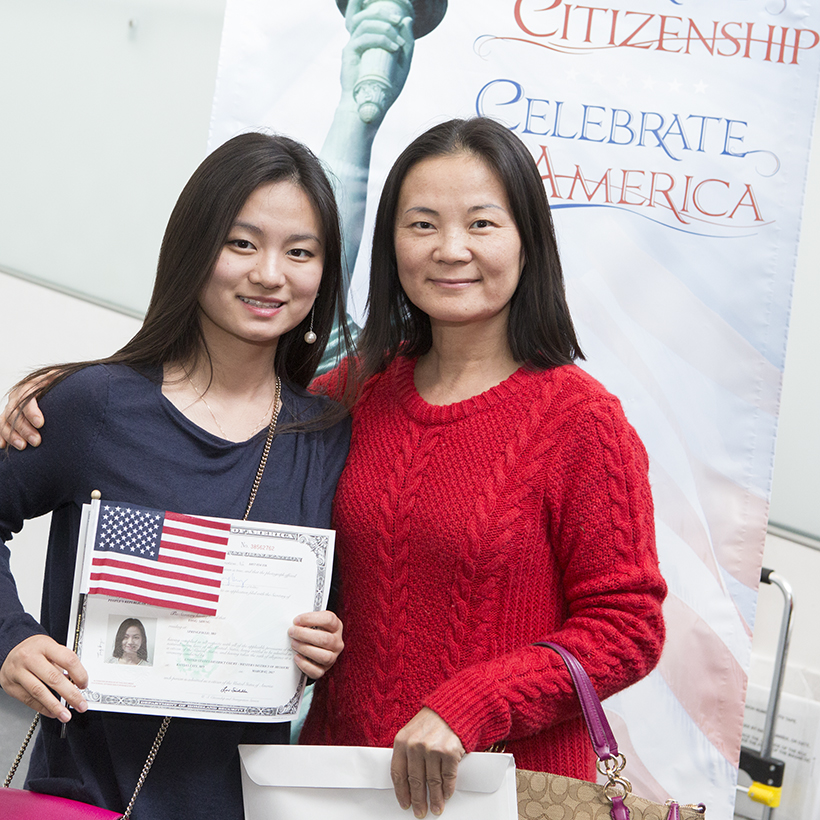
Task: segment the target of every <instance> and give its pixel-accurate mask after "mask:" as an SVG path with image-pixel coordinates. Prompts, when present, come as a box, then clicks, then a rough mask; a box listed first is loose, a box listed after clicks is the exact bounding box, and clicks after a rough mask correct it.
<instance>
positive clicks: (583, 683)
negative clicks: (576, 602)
mask: <svg viewBox="0 0 820 820" xmlns="http://www.w3.org/2000/svg"><path fill="white" fill-rule="evenodd" d="M533 646H546V647H547V648H549V649H552V650H554V651H555V652H557V653H558V654H559V655H560V656H561V659H562V660H563V661H564V664H565V665H566V667H567V669H568V670H569V674H570V676H571V677H572V683H573V684H574V686H575V691H576V693H577V694H578V700H580V701H581V711H582V712H583V714H584V720H585V721H586V724H587V731H588V732H589V739H590V740H591V741H592V748H593V749H594V750H595V754H596V755H597V756H598V759H599V760H609V759H610V758H613V757H617V755H618V743H617V742H616V740H615V735H613V734H612V727H611V726H610V725H609V721H608V720H607V719H606V715H605V714H604V707H603V706H601V701H600V699H599V698H598V694H597V692H596V691H595V687H593V685H592V681H591V680H590V679H589V675H587V673H586V670H585V669H584V667H583V666H581V663H580V661H579V660H578V659H577V658H576V657H575V655H573V654H572V653H571V652H569V651H568V650H566V649H564V647H563V646H559V645H558V644H557V643H551V642H549V641H538V642H537V643H534V644H533Z"/></svg>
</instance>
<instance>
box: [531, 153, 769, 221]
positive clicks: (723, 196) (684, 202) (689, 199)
mask: <svg viewBox="0 0 820 820" xmlns="http://www.w3.org/2000/svg"><path fill="white" fill-rule="evenodd" d="M539 151H540V154H537V155H536V157H535V159H536V164H537V165H538V168H539V170H540V172H541V178H542V179H543V180H544V184H545V187H546V189H547V195H548V196H549V197H550V200H551V202H552V206H553V207H561V205H556V201H562V202H564V203H572V204H574V205H587V206H593V205H600V206H610V207H616V208H621V209H627V210H640V211H641V212H642V213H644V215H647V216H650V215H652V218H653V219H655V220H657V221H660V222H663V223H665V224H667V225H669V224H671V225H673V226H674V225H678V226H684V225H687V226H688V225H692V224H693V223H703V224H708V225H720V226H722V227H734V228H742V229H748V228H750V227H760V226H761V225H762V224H764V223H765V222H766V220H765V219H764V217H763V214H762V212H761V208H760V204H759V203H758V200H757V197H756V196H755V193H754V189H753V188H752V186H751V185H750V184H749V183H741V182H737V181H729V180H724V179H716V178H714V177H709V178H702V179H698V178H697V177H695V176H694V175H690V174H686V175H684V176H683V178H682V179H681V178H680V177H676V176H674V175H672V174H669V173H667V172H665V171H650V170H644V169H639V168H620V169H615V168H606V169H605V170H603V171H600V170H598V171H596V172H594V173H587V172H585V171H584V170H583V169H582V168H581V166H580V165H579V164H577V163H576V164H568V165H567V167H559V166H557V165H556V163H555V162H554V161H553V159H552V157H551V155H550V152H549V148H547V146H546V145H541V146H539ZM570 169H571V170H570Z"/></svg>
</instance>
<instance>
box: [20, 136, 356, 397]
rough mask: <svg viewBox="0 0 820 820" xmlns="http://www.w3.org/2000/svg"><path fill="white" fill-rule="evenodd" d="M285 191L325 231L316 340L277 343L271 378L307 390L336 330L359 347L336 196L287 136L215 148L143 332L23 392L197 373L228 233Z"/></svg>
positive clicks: (48, 371)
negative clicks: (97, 374)
mask: <svg viewBox="0 0 820 820" xmlns="http://www.w3.org/2000/svg"><path fill="white" fill-rule="evenodd" d="M280 181H288V182H292V183H293V184H294V185H297V186H299V188H301V189H302V191H304V193H305V195H306V196H307V197H308V199H309V200H310V202H311V204H312V205H313V207H314V209H315V211H316V214H317V217H318V219H319V222H320V224H321V228H322V242H323V251H324V269H323V271H322V280H321V285H320V287H319V293H318V295H317V296H316V301H315V314H314V317H313V321H314V330H315V332H316V335H317V340H316V342H315V343H314V344H312V345H309V344H307V343H306V342H305V340H304V337H305V333H306V331H307V330H308V329H309V327H310V321H311V314H310V313H308V315H307V316H305V318H304V319H303V320H302V322H301V323H300V324H299V325H298V326H297V327H295V328H293V329H292V330H289V331H288V332H287V333H285V334H283V335H282V336H281V337H280V338H279V343H278V345H277V349H276V356H275V359H274V368H275V370H276V373H277V375H279V376H280V377H281V378H282V380H283V381H284V382H286V383H288V384H290V385H291V386H293V387H297V388H306V387H307V386H308V384H309V383H310V381H311V379H312V378H313V376H314V374H315V372H316V368H317V367H318V365H319V362H320V360H321V358H322V354H323V353H324V350H325V346H326V345H327V342H328V338H329V337H330V333H331V330H332V328H333V326H334V324H337V325H338V327H340V328H342V337H343V339H342V350H343V353H347V352H348V351H349V350H350V348H351V347H352V344H351V342H350V334H349V331H348V330H347V316H346V314H345V310H344V294H343V277H342V241H341V232H340V228H339V215H338V210H337V207H336V199H335V197H334V194H333V188H332V186H331V184H330V182H329V180H328V178H327V176H326V174H325V172H324V170H323V169H322V166H321V164H320V162H319V160H318V159H317V157H316V156H315V155H314V154H313V153H312V152H311V151H310V149H309V148H307V147H306V146H305V145H303V144H302V143H300V142H296V141H295V140H292V139H289V138H288V137H283V136H280V135H272V134H262V133H249V134H241V135H239V136H237V137H234V138H233V139H230V140H228V141H227V142H226V143H224V144H223V145H221V146H220V147H219V148H217V149H216V150H215V151H214V152H213V153H211V154H210V155H209V156H208V157H206V158H205V160H204V161H203V162H202V164H201V165H200V166H199V167H198V168H197V169H196V171H194V174H193V176H192V177H191V178H190V179H189V180H188V183H187V184H186V185H185V187H184V188H183V190H182V193H181V194H180V196H179V199H178V200H177V203H176V205H175V207H174V209H173V211H172V212H171V216H170V218H169V220H168V226H167V228H166V230H165V235H164V237H163V240H162V246H161V248H160V253H159V261H158V263H157V274H156V279H155V280H154V290H153V293H152V295H151V302H150V304H149V306H148V311H147V313H146V315H145V320H144V321H143V324H142V327H141V328H140V329H139V330H138V331H137V333H136V334H135V335H134V337H133V338H132V339H131V340H130V341H129V342H128V343H127V344H126V345H125V346H124V347H122V348H121V349H120V350H118V351H117V352H116V353H114V354H113V355H111V356H107V357H105V358H103V359H95V360H92V361H85V362H74V363H70V364H64V365H58V366H55V367H47V368H42V369H41V370H39V371H36V372H35V373H32V374H31V375H29V376H27V377H26V378H25V379H24V380H23V381H22V382H20V384H21V385H23V386H24V387H26V386H30V384H31V381H32V380H33V379H36V378H37V377H38V376H41V375H45V376H46V377H47V379H48V382H47V383H46V384H43V385H42V386H39V387H37V388H36V389H29V390H28V391H26V392H25V393H24V395H23V398H22V399H21V401H20V402H19V403H18V407H17V410H18V411H19V408H20V406H22V404H24V403H25V402H26V401H27V400H28V399H29V398H30V397H34V398H39V397H40V396H41V395H43V394H44V393H45V392H47V391H48V390H50V389H51V388H52V387H53V386H54V385H55V384H58V383H59V382H60V381H62V380H63V379H64V378H66V377H67V376H69V375H71V374H72V373H75V372H76V371H78V370H81V369H82V368H84V367H89V366H90V365H94V364H125V365H130V366H131V367H134V368H135V369H138V370H140V369H145V368H151V367H156V366H158V365H160V366H161V365H164V364H166V363H186V364H188V365H190V364H191V363H194V362H196V361H197V360H198V359H199V357H201V356H205V357H206V358H207V360H208V363H209V364H210V355H209V353H208V349H207V345H206V344H205V339H204V337H203V335H202V328H201V324H200V310H199V298H200V296H201V294H202V291H203V289H204V288H205V285H206V284H207V282H208V280H209V279H210V277H211V275H212V273H213V270H214V267H215V266H216V262H217V259H218V257H219V254H220V252H221V251H222V248H223V246H224V244H225V241H226V240H227V237H228V233H229V231H230V230H231V227H232V226H233V223H234V221H235V220H236V217H237V215H238V214H239V212H240V210H241V209H242V207H243V206H244V204H245V202H246V201H247V199H248V197H249V196H250V195H251V194H252V193H253V192H254V191H255V190H256V189H257V188H258V187H259V186H260V185H265V184H268V183H272V182H280Z"/></svg>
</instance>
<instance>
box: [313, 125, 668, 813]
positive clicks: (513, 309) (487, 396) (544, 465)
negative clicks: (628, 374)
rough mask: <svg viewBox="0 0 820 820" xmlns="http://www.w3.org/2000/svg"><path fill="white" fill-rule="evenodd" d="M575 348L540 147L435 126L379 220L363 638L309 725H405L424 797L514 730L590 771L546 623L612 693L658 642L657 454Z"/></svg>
mask: <svg viewBox="0 0 820 820" xmlns="http://www.w3.org/2000/svg"><path fill="white" fill-rule="evenodd" d="M579 355H580V351H579V347H578V343H577V341H576V337H575V333H574V330H573V326H572V322H571V319H570V315H569V310H568V308H567V304H566V301H565V298H564V286H563V279H562V272H561V265H560V261H559V258H558V252H557V248H556V242H555V236H554V232H553V227H552V220H551V217H550V212H549V207H548V204H547V199H546V196H545V193H544V186H543V183H542V180H541V178H540V175H539V173H538V170H537V168H536V166H535V163H534V162H533V160H532V158H531V156H530V155H529V153H528V152H527V150H526V148H525V147H524V145H523V144H522V143H521V142H520V140H518V138H517V137H515V136H514V135H513V134H511V133H510V132H509V131H508V130H507V129H506V128H504V127H502V126H501V125H499V124H497V123H495V122H493V121H491V120H486V119H474V120H467V121H460V120H455V121H452V122H447V123H444V124H443V125H439V126H436V127H434V128H432V129H431V130H429V131H428V132H426V133H425V134H423V135H422V136H420V137H419V138H418V139H416V140H415V141H414V142H413V143H412V144H411V145H410V146H409V147H408V148H407V149H406V150H405V151H404V152H403V153H402V154H401V156H400V157H399V158H398V160H397V161H396V163H395V165H394V166H393V168H392V170H391V172H390V174H389V175H388V178H387V181H386V183H385V187H384V191H383V193H382V197H381V202H380V205H379V209H378V215H377V218H376V227H375V235H374V239H373V254H372V271H371V283H370V301H369V316H368V320H367V324H366V326H365V329H364V332H363V336H362V338H361V339H360V358H361V367H362V370H363V378H364V386H363V388H362V392H361V396H360V398H359V401H358V403H357V404H356V406H355V408H354V412H353V437H352V441H351V449H350V454H349V456H348V460H347V464H346V466H345V469H344V471H343V473H342V476H341V479H340V481H339V486H338V489H337V492H336V500H335V506H334V522H335V526H336V528H337V530H338V541H337V543H338V551H337V555H338V560H339V562H340V570H341V581H342V590H343V594H342V603H343V605H342V610H341V612H340V616H341V617H342V619H343V621H344V623H345V643H346V649H345V652H344V653H343V654H342V656H341V657H340V660H339V662H338V663H337V664H336V666H335V667H334V669H333V670H331V672H330V673H329V674H328V675H326V676H325V678H323V679H322V680H321V681H319V682H318V683H317V685H316V691H315V694H314V699H313V704H312V707H311V710H310V713H309V715H308V718H307V721H306V724H305V727H304V729H303V732H302V738H301V740H302V742H306V743H329V744H345V745H380V746H388V745H393V746H394V755H393V778H394V783H395V787H396V793H397V796H398V799H399V802H400V803H401V805H402V806H404V807H409V806H410V805H411V804H412V806H413V809H414V812H415V814H416V816H418V817H422V816H424V814H425V813H426V811H427V807H428V794H427V791H428V789H429V805H430V807H431V808H432V811H433V813H434V814H438V813H440V812H441V810H442V809H443V807H444V800H445V799H446V798H447V797H448V796H449V795H450V794H452V791H453V785H454V780H455V774H456V768H457V764H458V761H459V759H460V758H461V757H462V756H463V755H464V753H465V752H469V751H473V750H482V749H487V748H488V747H490V746H492V745H493V744H495V743H496V742H498V741H506V742H507V743H506V748H507V751H509V752H512V753H513V754H514V756H515V759H516V763H517V765H518V766H519V767H522V768H528V769H536V770H540V771H549V772H555V773H559V774H565V775H570V776H573V777H581V778H587V779H589V780H594V778H595V766H594V755H593V753H592V750H591V748H590V745H589V741H588V739H587V737H586V733H585V729H584V724H583V721H582V719H581V717H580V709H579V706H578V702H577V699H576V697H575V695H574V692H573V688H572V686H571V684H570V681H569V678H568V674H567V672H566V669H565V668H564V666H563V664H562V661H561V660H560V658H559V657H558V656H557V655H555V653H553V652H551V651H549V650H547V649H543V648H538V647H533V646H532V644H533V642H535V641H543V640H550V641H554V642H557V643H559V644H562V645H563V646H565V647H566V648H567V649H569V650H570V651H572V652H573V653H574V654H575V655H576V656H577V657H578V658H579V659H580V660H581V661H582V663H583V664H584V666H585V667H586V670H587V672H588V673H589V675H590V677H591V678H592V680H593V682H594V684H595V687H596V689H597V691H598V694H599V695H600V696H601V697H602V698H604V697H607V696H609V695H612V694H614V693H615V692H617V691H618V690H620V689H623V688H624V687H625V686H628V685H629V684H631V683H633V682H634V681H636V680H638V679H639V678H641V677H643V676H644V675H646V674H647V673H648V672H649V671H650V670H651V669H652V667H653V666H654V665H655V664H656V662H657V660H658V658H659V655H660V651H661V647H662V644H663V637H664V626H663V618H662V614H661V604H662V601H663V599H664V596H665V592H666V587H665V584H664V581H663V579H662V578H661V576H660V573H659V571H658V561H657V556H656V552H655V545H654V527H653V509H652V498H651V494H650V489H649V484H648V481H647V457H646V453H645V451H644V448H643V446H642V445H641V442H640V441H639V439H638V437H637V435H636V434H635V431H634V430H633V429H632V427H630V425H629V423H628V422H627V421H626V419H625V417H624V414H623V411H622V409H621V406H620V404H619V402H618V400H617V399H616V398H615V397H614V396H612V395H610V394H609V393H608V392H607V391H606V390H605V389H604V388H603V387H602V386H601V385H600V384H599V383H598V382H596V381H595V380H594V379H592V378H591V377H590V376H588V375H587V374H585V373H584V372H583V371H581V370H579V369H578V368H577V367H575V366H574V365H573V364H572V362H573V360H574V359H575V358H576V357H577V356H579ZM325 378H326V379H327V377H325ZM328 387H329V389H331V390H332V387H333V385H332V382H331V383H330V384H329V385H328Z"/></svg>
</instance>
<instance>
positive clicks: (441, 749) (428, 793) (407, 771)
mask: <svg viewBox="0 0 820 820" xmlns="http://www.w3.org/2000/svg"><path fill="white" fill-rule="evenodd" d="M464 754H465V752H464V746H463V745H462V743H461V741H460V740H459V738H458V735H456V733H455V732H453V730H452V729H451V728H450V727H449V726H448V725H447V723H446V722H445V721H444V720H442V718H440V717H439V716H438V715H437V714H436V713H435V712H433V711H432V710H431V709H428V708H426V707H425V708H424V709H422V710H421V711H420V712H419V713H418V714H417V715H416V716H415V717H413V719H412V720H410V721H409V722H408V723H407V725H406V726H404V727H403V728H402V729H401V730H400V731H399V733H398V734H397V735H396V739H395V742H394V744H393V758H392V761H391V766H390V776H391V778H392V780H393V788H394V790H395V792H396V799H397V800H398V801H399V805H400V806H401V807H402V808H405V809H406V808H409V807H411V806H412V808H413V814H414V815H415V816H416V817H419V818H421V817H425V816H426V814H427V810H428V807H429V809H430V811H431V812H432V813H433V814H434V815H439V814H441V813H442V812H443V811H444V804H445V802H446V801H447V800H449V799H450V797H452V796H453V793H454V792H455V785H456V774H457V772H458V764H459V761H460V760H461V759H462V758H463V757H464Z"/></svg>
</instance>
